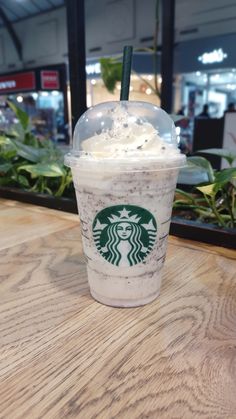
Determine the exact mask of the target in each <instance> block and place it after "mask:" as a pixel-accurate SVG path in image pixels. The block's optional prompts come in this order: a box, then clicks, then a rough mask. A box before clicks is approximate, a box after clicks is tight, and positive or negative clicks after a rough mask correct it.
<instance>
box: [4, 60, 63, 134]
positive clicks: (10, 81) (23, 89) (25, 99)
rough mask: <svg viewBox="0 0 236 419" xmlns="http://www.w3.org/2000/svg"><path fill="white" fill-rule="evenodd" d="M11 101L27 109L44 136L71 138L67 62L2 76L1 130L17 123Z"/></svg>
mask: <svg viewBox="0 0 236 419" xmlns="http://www.w3.org/2000/svg"><path fill="white" fill-rule="evenodd" d="M7 101H12V102H14V103H15V104H17V105H18V106H20V107H21V108H22V109H24V110H25V111H26V112H27V113H28V115H29V116H30V118H31V123H32V126H33V131H34V132H35V133H36V134H37V136H39V137H40V136H42V138H45V137H46V138H51V139H53V140H55V141H63V142H67V141H68V133H67V128H66V126H67V124H68V111H67V89H66V67H65V65H64V64H61V65H53V66H45V67H40V68H34V69H27V70H24V71H19V72H16V73H8V74H2V75H0V129H2V130H4V129H9V128H10V127H11V126H12V124H14V114H13V112H12V111H11V109H10V108H9V106H8V104H7Z"/></svg>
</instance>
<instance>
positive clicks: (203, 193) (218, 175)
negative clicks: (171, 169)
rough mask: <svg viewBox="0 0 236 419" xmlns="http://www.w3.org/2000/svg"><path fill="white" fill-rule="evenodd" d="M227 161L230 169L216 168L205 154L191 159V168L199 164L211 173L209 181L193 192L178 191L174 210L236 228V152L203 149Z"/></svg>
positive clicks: (204, 151)
mask: <svg viewBox="0 0 236 419" xmlns="http://www.w3.org/2000/svg"><path fill="white" fill-rule="evenodd" d="M199 152H201V154H205V153H206V154H213V155H217V156H220V157H222V158H224V159H226V160H227V162H228V164H229V168H228V169H223V170H220V171H214V170H213V168H212V166H211V163H210V162H209V161H208V160H207V159H206V158H204V157H199V156H193V157H189V158H188V165H189V167H192V166H193V165H194V166H197V167H199V168H201V170H202V171H204V172H206V173H207V176H208V182H206V183H204V184H199V185H196V186H195V187H194V190H193V193H188V192H185V191H183V190H181V189H177V190H176V199H175V201H174V207H173V208H174V212H175V213H177V214H180V215H182V216H184V217H186V216H187V217H190V218H195V219H198V220H199V221H203V222H210V223H213V224H216V225H218V226H220V227H229V228H234V227H236V167H233V163H234V161H235V160H236V155H235V154H233V153H232V152H231V151H229V150H226V149H207V150H200V151H199Z"/></svg>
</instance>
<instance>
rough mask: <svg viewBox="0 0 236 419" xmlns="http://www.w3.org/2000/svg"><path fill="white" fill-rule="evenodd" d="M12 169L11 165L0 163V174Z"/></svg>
mask: <svg viewBox="0 0 236 419" xmlns="http://www.w3.org/2000/svg"><path fill="white" fill-rule="evenodd" d="M12 167H13V165H12V164H11V163H1V164H0V174H1V173H7V172H9V170H11V169H12Z"/></svg>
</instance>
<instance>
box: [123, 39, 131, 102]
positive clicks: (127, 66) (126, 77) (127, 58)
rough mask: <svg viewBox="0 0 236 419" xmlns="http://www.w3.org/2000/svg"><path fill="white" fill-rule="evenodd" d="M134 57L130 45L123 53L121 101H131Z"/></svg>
mask: <svg viewBox="0 0 236 419" xmlns="http://www.w3.org/2000/svg"><path fill="white" fill-rule="evenodd" d="M132 55H133V47H132V46H130V45H126V46H125V47H124V51H123V67H122V79H121V90H120V100H129V85H130V73H131V64H132Z"/></svg>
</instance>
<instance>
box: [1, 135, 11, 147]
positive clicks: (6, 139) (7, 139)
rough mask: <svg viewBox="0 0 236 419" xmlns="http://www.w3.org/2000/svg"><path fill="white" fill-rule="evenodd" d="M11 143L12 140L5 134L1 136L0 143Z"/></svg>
mask: <svg viewBox="0 0 236 419" xmlns="http://www.w3.org/2000/svg"><path fill="white" fill-rule="evenodd" d="M6 144H11V140H10V139H9V138H7V137H5V136H4V135H1V136H0V145H6Z"/></svg>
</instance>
